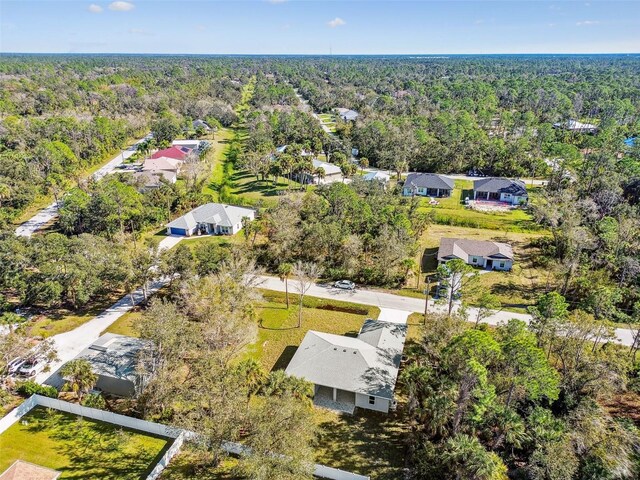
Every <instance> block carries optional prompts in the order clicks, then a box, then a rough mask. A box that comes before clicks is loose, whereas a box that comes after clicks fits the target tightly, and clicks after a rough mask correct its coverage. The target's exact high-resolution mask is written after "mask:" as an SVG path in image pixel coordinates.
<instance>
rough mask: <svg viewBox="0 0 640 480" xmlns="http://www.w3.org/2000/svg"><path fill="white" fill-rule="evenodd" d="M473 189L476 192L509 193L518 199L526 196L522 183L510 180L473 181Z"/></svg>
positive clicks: (483, 179)
mask: <svg viewBox="0 0 640 480" xmlns="http://www.w3.org/2000/svg"><path fill="white" fill-rule="evenodd" d="M473 189H474V190H475V191H476V192H489V193H510V194H512V195H517V196H519V197H526V196H527V189H526V187H525V185H524V182H522V181H520V180H512V179H510V178H502V177H489V178H481V179H479V180H474V181H473Z"/></svg>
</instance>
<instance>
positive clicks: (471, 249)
mask: <svg viewBox="0 0 640 480" xmlns="http://www.w3.org/2000/svg"><path fill="white" fill-rule="evenodd" d="M470 255H473V256H479V257H484V258H491V257H494V258H507V259H509V260H513V250H512V248H511V245H509V244H508V243H500V242H490V241H485V240H470V239H467V238H441V239H440V248H438V260H449V259H451V257H456V258H460V259H461V260H464V261H465V262H466V261H467V260H468V258H469V256H470Z"/></svg>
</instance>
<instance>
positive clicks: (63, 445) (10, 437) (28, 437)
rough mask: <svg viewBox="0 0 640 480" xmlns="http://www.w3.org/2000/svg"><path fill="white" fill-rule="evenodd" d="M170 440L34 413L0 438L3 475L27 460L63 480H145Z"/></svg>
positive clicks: (42, 410)
mask: <svg viewBox="0 0 640 480" xmlns="http://www.w3.org/2000/svg"><path fill="white" fill-rule="evenodd" d="M170 445H171V440H170V439H166V438H162V437H156V436H152V435H148V434H145V433H141V432H137V431H133V430H129V429H123V428H120V427H118V426H116V425H112V424H109V423H104V422H98V421H95V420H91V419H87V418H81V417H78V416H76V415H71V414H67V413H64V412H60V411H57V410H52V409H46V408H42V407H36V408H34V409H33V410H31V411H30V412H29V413H27V414H26V415H25V416H24V417H22V419H21V420H20V421H18V422H16V423H15V424H14V425H12V426H11V427H10V428H9V429H8V430H6V431H5V432H4V433H2V434H1V435H0V472H2V471H4V470H5V469H7V468H8V467H9V466H10V465H11V464H12V463H13V462H14V461H16V460H25V461H27V462H31V463H35V464H36V465H40V466H43V467H47V468H52V469H54V470H57V471H59V472H61V475H60V477H59V478H60V479H98V478H99V479H109V480H121V479H138V478H146V476H147V475H148V474H149V472H150V471H151V470H152V469H153V466H154V465H155V464H156V463H157V462H158V460H159V459H160V457H161V456H162V454H164V451H165V450H166V449H167V448H168V447H169V446H170Z"/></svg>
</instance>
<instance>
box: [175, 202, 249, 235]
mask: <svg viewBox="0 0 640 480" xmlns="http://www.w3.org/2000/svg"><path fill="white" fill-rule="evenodd" d="M244 218H247V219H249V220H250V221H251V220H255V218H256V212H255V210H253V209H251V208H246V207H237V206H235V205H225V204H222V203H207V204H205V205H200V206H199V207H198V208H195V209H193V210H191V211H190V212H189V213H187V214H185V215H183V216H181V217H179V218H176V219H175V220H174V221H173V222H171V223H169V224H167V234H168V235H182V236H184V237H190V236H192V235H194V234H199V235H235V234H236V233H238V232H239V231H240V230H242V220H243V219H244Z"/></svg>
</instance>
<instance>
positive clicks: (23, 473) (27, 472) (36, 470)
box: [0, 460, 61, 480]
mask: <svg viewBox="0 0 640 480" xmlns="http://www.w3.org/2000/svg"><path fill="white" fill-rule="evenodd" d="M60 475H61V472H58V471H57V470H53V469H51V468H47V467H41V466H40V465H36V464H35V463H30V462H25V461H24V460H16V461H15V462H13V463H12V464H11V466H10V467H9V468H7V469H6V470H5V471H4V472H2V473H1V474H0V480H56V479H57V478H58V477H59V476H60Z"/></svg>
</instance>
